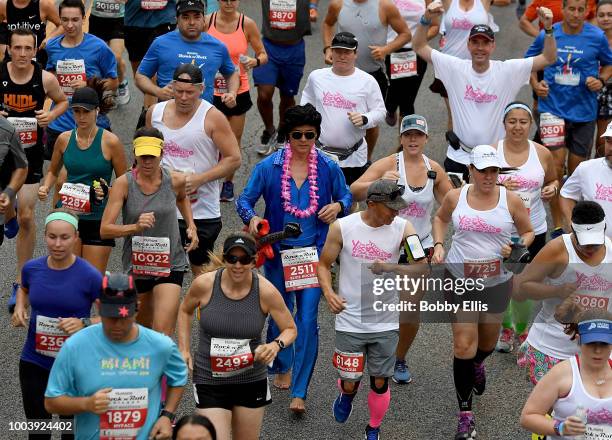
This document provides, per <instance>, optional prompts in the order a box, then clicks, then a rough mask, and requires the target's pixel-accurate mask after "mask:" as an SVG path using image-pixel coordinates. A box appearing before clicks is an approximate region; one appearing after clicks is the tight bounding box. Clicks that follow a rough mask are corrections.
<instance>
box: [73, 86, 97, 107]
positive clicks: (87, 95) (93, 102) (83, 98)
mask: <svg viewBox="0 0 612 440" xmlns="http://www.w3.org/2000/svg"><path fill="white" fill-rule="evenodd" d="M99 106H100V99H99V98H98V93H97V92H96V91H95V90H94V89H92V88H91V87H83V88H80V89H76V90H75V91H74V94H73V95H72V102H71V103H70V107H82V108H84V109H85V110H89V111H91V110H93V109H95V108H96V107H99Z"/></svg>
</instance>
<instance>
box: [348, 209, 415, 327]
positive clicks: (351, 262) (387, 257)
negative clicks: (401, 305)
mask: <svg viewBox="0 0 612 440" xmlns="http://www.w3.org/2000/svg"><path fill="white" fill-rule="evenodd" d="M338 224H339V226H340V231H341V233H342V251H341V252H340V274H339V278H338V295H340V296H341V297H343V298H345V299H346V308H345V309H344V310H343V311H342V312H341V313H339V314H337V315H336V330H339V331H344V332H352V333H380V332H384V331H389V330H397V329H398V328H399V312H389V311H376V310H375V309H374V302H375V301H377V300H378V299H379V297H378V296H376V295H374V293H373V288H372V287H373V286H372V280H373V279H374V275H373V274H372V273H371V271H370V270H369V269H368V266H369V265H370V264H372V263H373V262H374V261H376V260H380V261H383V262H385V263H397V261H398V260H399V254H400V246H401V244H402V239H403V237H404V229H405V228H406V220H404V219H402V218H400V217H399V216H397V217H395V219H394V220H393V223H391V224H390V225H384V226H380V227H378V228H373V227H371V226H368V225H366V224H365V223H364V221H363V220H362V219H361V212H356V213H354V214H351V215H349V216H347V217H343V218H340V219H338ZM378 278H380V277H378ZM362 291H363V296H362ZM383 298H385V299H388V297H387V296H384V297H380V299H381V300H382V299H383ZM385 302H388V301H385ZM392 302H393V303H397V292H395V298H393V299H392Z"/></svg>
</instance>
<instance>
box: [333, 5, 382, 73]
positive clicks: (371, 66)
mask: <svg viewBox="0 0 612 440" xmlns="http://www.w3.org/2000/svg"><path fill="white" fill-rule="evenodd" d="M378 4H379V1H378V0H366V1H365V2H362V3H357V2H355V1H353V0H343V2H342V9H341V10H340V14H338V32H351V33H352V34H353V35H355V37H356V38H357V41H358V42H359V50H358V51H357V62H356V65H357V67H359V68H360V69H361V70H363V71H365V72H368V73H372V72H375V71H377V70H379V69H383V68H384V67H385V63H384V61H382V60H375V59H374V58H372V55H371V52H370V49H368V47H369V46H384V45H385V44H387V26H385V25H383V24H382V23H381V21H380V15H379V7H378Z"/></svg>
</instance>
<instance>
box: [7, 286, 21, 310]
mask: <svg viewBox="0 0 612 440" xmlns="http://www.w3.org/2000/svg"><path fill="white" fill-rule="evenodd" d="M18 288H19V284H17V283H13V292H12V293H11V297H10V298H9V300H8V311H9V313H10V314H11V315H12V314H13V312H14V311H15V304H16V303H17V289H18Z"/></svg>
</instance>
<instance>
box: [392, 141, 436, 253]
mask: <svg viewBox="0 0 612 440" xmlns="http://www.w3.org/2000/svg"><path fill="white" fill-rule="evenodd" d="M423 161H424V162H425V166H426V167H427V170H428V171H431V164H430V163H429V159H428V158H427V156H425V155H424V154H423ZM396 163H397V171H398V173H399V176H400V178H399V180H398V182H397V183H398V184H400V185H404V186H405V188H406V190H405V191H404V194H403V195H402V198H403V199H404V200H405V201H406V202H408V207H407V208H404V209H402V210H401V211H400V212H399V215H400V217H402V218H404V219H406V220H408V221H409V222H410V223H412V226H414V229H415V230H416V232H417V234H418V235H419V238H420V239H421V243H422V244H423V247H424V248H425V249H427V248H429V247H433V238H432V236H431V213H432V212H433V208H434V202H435V198H434V185H435V179H430V178H427V183H426V184H425V186H424V187H423V189H422V190H420V191H418V192H414V191H412V190H411V189H410V186H408V179H406V167H405V165H404V152H403V151H400V152H399V153H396Z"/></svg>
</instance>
